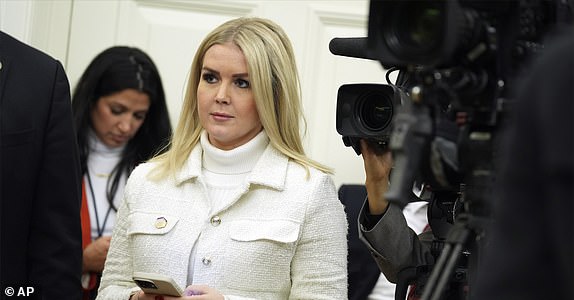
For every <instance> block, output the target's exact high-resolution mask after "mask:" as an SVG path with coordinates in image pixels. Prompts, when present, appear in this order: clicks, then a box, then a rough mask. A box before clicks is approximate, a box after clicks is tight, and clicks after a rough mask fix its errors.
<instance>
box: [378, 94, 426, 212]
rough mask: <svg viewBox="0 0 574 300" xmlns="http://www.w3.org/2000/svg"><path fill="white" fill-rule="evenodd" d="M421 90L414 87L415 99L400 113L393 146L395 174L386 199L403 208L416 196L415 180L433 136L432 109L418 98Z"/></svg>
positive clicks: (391, 140) (403, 107) (394, 125)
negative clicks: (413, 190)
mask: <svg viewBox="0 0 574 300" xmlns="http://www.w3.org/2000/svg"><path fill="white" fill-rule="evenodd" d="M419 92H420V89H419V88H418V87H414V88H413V93H412V99H413V101H412V102H407V103H405V105H404V106H402V107H401V110H400V112H399V113H398V114H397V116H396V118H395V120H394V124H393V132H392V134H391V139H390V143H389V147H390V149H391V151H392V153H393V160H394V162H395V165H394V167H393V168H394V170H393V171H392V173H391V180H390V181H391V183H392V184H391V185H390V187H389V190H388V191H387V193H386V194H385V198H386V199H387V200H388V201H389V202H391V203H394V204H396V205H398V206H399V207H400V208H401V209H403V208H404V207H405V206H406V205H407V204H408V203H409V202H410V201H411V199H412V197H411V194H412V189H413V182H414V181H415V179H416V177H417V175H418V174H417V172H418V170H419V169H420V166H421V163H422V159H423V157H428V155H426V153H427V152H428V149H429V144H430V141H431V138H432V136H433V122H432V117H431V114H430V108H429V107H428V106H427V105H425V104H423V103H421V101H416V100H417V99H421V98H420V97H417V95H420V94H419Z"/></svg>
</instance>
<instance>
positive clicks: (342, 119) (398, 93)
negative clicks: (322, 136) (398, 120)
mask: <svg viewBox="0 0 574 300" xmlns="http://www.w3.org/2000/svg"><path fill="white" fill-rule="evenodd" d="M404 101H408V96H407V94H406V93H405V92H404V91H402V90H401V89H400V88H398V87H397V86H393V85H387V84H367V83H365V84H345V85H342V86H341V87H339V91H338V93H337V117H336V127H337V132H338V133H339V134H340V135H342V136H343V142H344V144H345V146H347V147H353V149H354V150H355V152H356V153H357V154H360V153H361V147H360V145H359V140H360V139H362V138H363V139H366V140H368V141H370V142H372V143H373V144H376V145H379V146H380V147H382V148H384V147H386V146H387V144H388V142H389V139H390V135H391V124H392V121H393V115H395V114H396V111H397V108H398V107H399V106H400V105H401V104H402V103H403V102H404Z"/></svg>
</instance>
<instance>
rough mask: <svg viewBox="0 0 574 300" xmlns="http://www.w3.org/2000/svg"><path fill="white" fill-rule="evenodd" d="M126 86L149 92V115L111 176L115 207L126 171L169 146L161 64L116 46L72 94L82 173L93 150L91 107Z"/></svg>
mask: <svg viewBox="0 0 574 300" xmlns="http://www.w3.org/2000/svg"><path fill="white" fill-rule="evenodd" d="M125 89H135V90H138V91H141V92H144V93H146V94H147V95H148V96H149V99H150V107H149V111H148V112H147V114H146V118H145V120H144V122H143V124H142V126H141V127H140V128H139V130H138V131H137V133H136V134H135V136H134V137H133V138H131V139H130V140H129V142H128V143H127V145H126V147H125V149H124V150H123V152H122V157H121V159H120V161H119V163H118V165H117V166H115V168H114V169H113V171H112V176H110V177H109V179H108V184H107V191H106V195H107V198H108V202H109V203H110V205H111V207H112V208H114V209H115V207H114V205H113V202H112V201H113V199H114V195H115V193H116V191H117V188H118V183H119V180H120V178H121V175H122V173H123V172H126V174H128V175H129V173H130V172H131V171H132V170H133V169H134V168H135V166H136V165H137V164H139V163H140V162H143V161H145V160H147V159H149V158H151V157H152V156H154V155H155V154H158V153H161V152H163V151H165V150H166V149H167V145H168V143H169V138H170V136H171V123H170V120H169V115H168V111H167V105H166V102H165V94H164V91H163V85H162V83H161V78H160V75H159V72H158V70H157V67H156V66H155V64H154V62H153V61H152V59H151V58H150V57H149V56H148V55H147V54H146V53H144V52H143V51H141V50H140V49H137V48H133V47H125V46H115V47H111V48H108V49H106V50H104V51H103V52H101V53H100V54H98V55H97V56H96V57H95V58H94V59H93V60H92V62H90V64H89V65H88V67H87V68H86V70H85V71H84V73H83V74H82V76H81V77H80V80H79V82H78V84H77V85H76V88H75V90H74V93H73V97H72V111H73V114H74V125H75V129H76V134H77V138H78V146H79V150H80V163H81V167H82V174H86V172H87V171H88V170H87V162H88V156H89V154H90V148H89V142H88V136H89V131H90V130H91V128H92V120H91V111H92V109H93V108H94V107H95V106H96V102H97V101H98V100H99V99H100V97H103V96H107V95H110V94H113V93H116V92H120V91H122V90H125Z"/></svg>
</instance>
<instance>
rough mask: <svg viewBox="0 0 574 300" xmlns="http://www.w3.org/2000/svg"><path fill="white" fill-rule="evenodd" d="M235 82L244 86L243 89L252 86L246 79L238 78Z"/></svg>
mask: <svg viewBox="0 0 574 300" xmlns="http://www.w3.org/2000/svg"><path fill="white" fill-rule="evenodd" d="M235 84H236V85H237V86H238V87H240V88H242V89H246V88H249V86H250V85H249V81H247V80H245V79H237V80H236V81H235Z"/></svg>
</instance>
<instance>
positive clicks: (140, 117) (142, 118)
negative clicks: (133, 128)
mask: <svg viewBox="0 0 574 300" xmlns="http://www.w3.org/2000/svg"><path fill="white" fill-rule="evenodd" d="M145 116H146V114H144V113H142V114H134V118H135V119H136V120H140V121H141V120H145Z"/></svg>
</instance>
